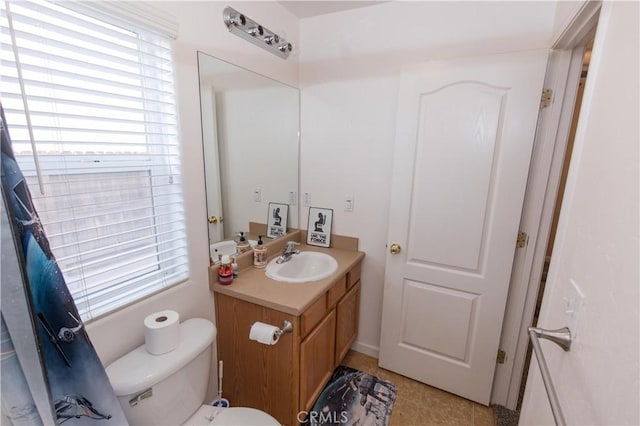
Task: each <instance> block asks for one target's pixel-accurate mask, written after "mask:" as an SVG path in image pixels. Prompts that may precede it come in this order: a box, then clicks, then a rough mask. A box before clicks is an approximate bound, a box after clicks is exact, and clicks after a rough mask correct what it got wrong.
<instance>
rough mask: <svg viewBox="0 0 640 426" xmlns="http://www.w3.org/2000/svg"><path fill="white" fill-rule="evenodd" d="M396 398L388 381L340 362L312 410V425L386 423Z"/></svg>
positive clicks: (394, 390) (380, 424) (393, 389)
mask: <svg viewBox="0 0 640 426" xmlns="http://www.w3.org/2000/svg"><path fill="white" fill-rule="evenodd" d="M395 400H396V387H395V385H394V384H393V383H391V382H389V381H388V380H385V379H381V378H379V377H376V376H372V375H371V374H367V373H364V372H362V371H359V370H356V369H353V368H351V367H346V366H344V365H339V366H338V367H336V369H335V370H334V372H333V375H332V376H331V379H330V380H329V383H327V385H326V386H325V387H324V389H323V390H322V392H321V393H320V396H319V397H318V399H317V400H316V402H315V404H314V405H313V408H312V409H311V411H310V412H309V415H308V417H307V422H306V424H309V425H375V426H386V425H388V424H389V419H390V418H391V410H392V409H393V403H394V402H395Z"/></svg>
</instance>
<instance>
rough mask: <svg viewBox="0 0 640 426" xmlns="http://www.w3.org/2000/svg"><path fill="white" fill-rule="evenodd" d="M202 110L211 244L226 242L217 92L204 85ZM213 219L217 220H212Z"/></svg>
mask: <svg viewBox="0 0 640 426" xmlns="http://www.w3.org/2000/svg"><path fill="white" fill-rule="evenodd" d="M200 109H201V111H202V143H203V144H204V151H203V152H204V161H205V164H206V166H207V167H205V188H206V192H207V220H208V221H209V243H212V242H213V243H216V242H218V241H222V240H224V228H223V226H222V221H223V217H222V191H221V189H220V167H219V164H220V161H219V160H220V158H219V155H218V120H217V118H216V115H217V113H216V91H215V89H214V88H213V86H208V85H203V86H201V87H200ZM211 218H215V219H214V220H211ZM213 222H214V223H213Z"/></svg>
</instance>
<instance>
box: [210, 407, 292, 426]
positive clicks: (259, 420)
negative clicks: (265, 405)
mask: <svg viewBox="0 0 640 426" xmlns="http://www.w3.org/2000/svg"><path fill="white" fill-rule="evenodd" d="M209 424H210V425H211V426H213V425H225V426H280V422H279V421H277V420H276V419H274V418H273V417H271V416H270V415H269V414H267V413H265V412H264V411H260V410H256V409H255V408H248V407H231V408H224V409H222V410H221V411H220V412H219V413H218V415H217V416H216V417H215V418H214V419H213V421H212V422H211V423H209Z"/></svg>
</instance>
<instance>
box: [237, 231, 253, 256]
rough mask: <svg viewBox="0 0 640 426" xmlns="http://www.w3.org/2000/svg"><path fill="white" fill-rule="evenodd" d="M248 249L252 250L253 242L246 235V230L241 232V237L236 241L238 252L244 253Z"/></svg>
mask: <svg viewBox="0 0 640 426" xmlns="http://www.w3.org/2000/svg"><path fill="white" fill-rule="evenodd" d="M247 250H251V244H249V241H247V239H246V238H245V236H244V232H240V239H239V240H238V242H237V243H236V251H237V252H238V253H244V252H245V251H247Z"/></svg>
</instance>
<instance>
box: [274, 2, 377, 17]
mask: <svg viewBox="0 0 640 426" xmlns="http://www.w3.org/2000/svg"><path fill="white" fill-rule="evenodd" d="M278 3H280V4H281V5H282V6H284V7H285V8H286V9H288V10H289V12H291V13H293V14H294V15H295V16H297V17H298V18H309V17H311V16H318V15H325V14H327V13H333V12H340V11H343V10H349V9H357V8H359V7H367V6H373V5H376V4H380V3H386V1H286V0H281V1H278Z"/></svg>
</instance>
